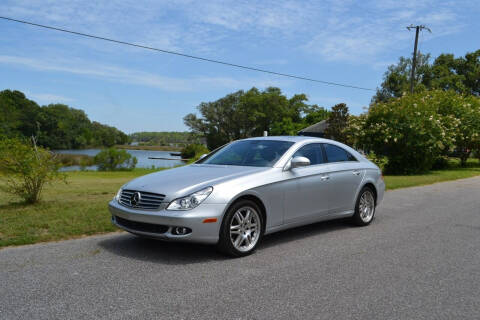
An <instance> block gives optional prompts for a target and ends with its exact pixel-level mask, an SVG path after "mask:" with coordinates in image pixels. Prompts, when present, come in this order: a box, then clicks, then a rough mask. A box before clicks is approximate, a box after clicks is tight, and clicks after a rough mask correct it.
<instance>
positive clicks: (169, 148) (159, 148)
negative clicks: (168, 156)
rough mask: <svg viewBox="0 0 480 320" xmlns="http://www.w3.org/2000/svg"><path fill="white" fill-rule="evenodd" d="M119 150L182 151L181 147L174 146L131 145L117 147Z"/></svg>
mask: <svg viewBox="0 0 480 320" xmlns="http://www.w3.org/2000/svg"><path fill="white" fill-rule="evenodd" d="M115 148H117V149H125V150H152V151H173V152H175V151H181V150H182V148H181V147H172V146H131V145H116V146H115Z"/></svg>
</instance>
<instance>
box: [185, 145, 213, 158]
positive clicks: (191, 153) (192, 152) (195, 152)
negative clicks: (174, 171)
mask: <svg viewBox="0 0 480 320" xmlns="http://www.w3.org/2000/svg"><path fill="white" fill-rule="evenodd" d="M208 152H209V151H208V149H207V147H205V146H204V145H203V144H189V145H188V146H186V147H185V148H183V149H182V152H181V154H182V159H193V160H197V159H198V158H199V157H200V156H201V155H202V154H205V153H208Z"/></svg>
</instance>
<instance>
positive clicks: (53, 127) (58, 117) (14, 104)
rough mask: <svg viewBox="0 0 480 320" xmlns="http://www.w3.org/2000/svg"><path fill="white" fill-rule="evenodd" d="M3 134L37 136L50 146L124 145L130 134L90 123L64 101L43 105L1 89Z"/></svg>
mask: <svg viewBox="0 0 480 320" xmlns="http://www.w3.org/2000/svg"><path fill="white" fill-rule="evenodd" d="M0 134H3V135H5V136H7V137H10V138H13V137H23V138H30V137H31V136H32V135H34V136H36V137H38V144H39V145H41V146H44V147H47V148H50V149H77V148H85V147H87V146H113V145H115V144H124V143H126V142H127V141H128V136H127V135H126V134H125V133H123V132H121V131H120V130H118V129H116V128H114V127H109V126H106V125H103V124H100V123H98V122H93V123H92V122H90V120H89V119H88V117H87V115H86V114H85V112H84V111H83V110H79V109H74V108H70V107H69V106H67V105H65V104H49V105H48V106H43V107H40V106H39V105H38V104H37V103H35V102H34V101H32V100H28V99H27V98H26V97H25V95H24V94H23V93H21V92H20V91H11V90H4V91H1V92H0Z"/></svg>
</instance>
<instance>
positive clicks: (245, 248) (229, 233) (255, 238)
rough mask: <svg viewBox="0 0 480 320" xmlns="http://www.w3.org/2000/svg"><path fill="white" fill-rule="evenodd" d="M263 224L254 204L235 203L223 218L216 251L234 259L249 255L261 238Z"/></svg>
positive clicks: (246, 201) (241, 201)
mask: <svg viewBox="0 0 480 320" xmlns="http://www.w3.org/2000/svg"><path fill="white" fill-rule="evenodd" d="M263 223H264V222H263V218H262V214H261V211H260V208H259V207H258V205H257V204H256V203H255V202H253V201H250V200H240V201H237V202H235V203H234V204H233V205H232V206H230V208H229V209H228V210H227V213H226V214H225V217H224V218H223V221H222V226H221V228H220V240H219V242H218V249H219V250H220V251H221V252H223V253H225V254H227V255H230V256H234V257H244V256H247V255H249V254H251V253H252V252H254V251H255V249H256V248H257V245H258V243H259V242H260V240H261V238H262V233H263Z"/></svg>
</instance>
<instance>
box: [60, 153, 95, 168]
mask: <svg viewBox="0 0 480 320" xmlns="http://www.w3.org/2000/svg"><path fill="white" fill-rule="evenodd" d="M55 159H57V160H58V162H60V164H61V165H62V166H63V167H69V166H80V167H86V166H93V165H94V164H95V161H94V158H93V157H92V156H88V155H85V154H68V153H57V154H55Z"/></svg>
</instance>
